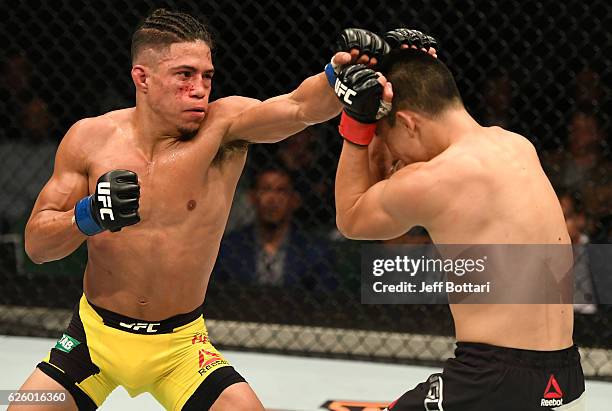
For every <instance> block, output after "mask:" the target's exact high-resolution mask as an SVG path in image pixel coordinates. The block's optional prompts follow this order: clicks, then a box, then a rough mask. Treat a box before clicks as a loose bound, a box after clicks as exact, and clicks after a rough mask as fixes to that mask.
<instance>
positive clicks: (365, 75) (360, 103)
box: [335, 64, 383, 123]
mask: <svg viewBox="0 0 612 411" xmlns="http://www.w3.org/2000/svg"><path fill="white" fill-rule="evenodd" d="M335 90H336V95H337V96H338V98H339V99H340V101H341V102H342V104H343V105H344V111H345V112H346V114H347V115H349V116H350V117H352V118H354V119H355V120H357V121H359V122H360V123H375V122H376V120H377V118H376V115H377V114H378V110H379V108H380V100H381V98H382V93H383V86H382V85H381V84H380V83H379V82H378V75H377V74H376V73H375V72H374V70H372V69H369V68H367V67H366V66H364V65H363V64H355V65H352V66H348V67H345V68H344V69H342V71H340V74H339V75H338V80H337V81H336V88H335Z"/></svg>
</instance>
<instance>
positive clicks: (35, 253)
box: [24, 228, 47, 264]
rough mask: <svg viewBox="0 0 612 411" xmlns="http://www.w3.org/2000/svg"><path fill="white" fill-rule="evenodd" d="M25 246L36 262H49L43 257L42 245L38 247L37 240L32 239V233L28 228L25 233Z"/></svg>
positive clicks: (27, 253)
mask: <svg viewBox="0 0 612 411" xmlns="http://www.w3.org/2000/svg"><path fill="white" fill-rule="evenodd" d="M24 248H25V252H26V255H27V256H28V258H29V259H30V260H31V261H32V262H33V263H34V264H42V263H45V262H47V261H46V260H45V258H44V257H43V255H42V253H41V250H40V247H36V242H35V241H33V240H32V237H31V234H30V233H29V232H28V230H27V228H26V232H25V235H24Z"/></svg>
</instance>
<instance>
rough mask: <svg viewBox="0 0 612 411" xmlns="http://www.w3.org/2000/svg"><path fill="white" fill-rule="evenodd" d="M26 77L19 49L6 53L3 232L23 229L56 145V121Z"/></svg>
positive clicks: (2, 79)
mask: <svg viewBox="0 0 612 411" xmlns="http://www.w3.org/2000/svg"><path fill="white" fill-rule="evenodd" d="M31 77H32V67H31V65H30V63H29V61H28V59H27V57H26V56H25V54H23V53H22V52H17V51H14V52H12V53H9V57H8V58H7V60H6V62H5V63H4V65H3V67H2V71H1V75H0V96H1V103H0V104H1V105H2V107H1V112H0V113H1V114H0V115H1V116H3V117H2V124H1V125H0V127H2V136H1V137H0V162H1V163H2V166H3V173H2V174H1V175H0V185H1V186H2V187H3V193H2V196H0V220H1V221H4V222H5V223H4V224H2V225H3V231H5V232H23V227H24V226H25V220H27V217H28V215H29V212H30V210H31V209H32V205H33V204H34V201H35V200H36V197H37V196H38V193H39V192H40V190H41V188H42V186H43V185H44V184H45V182H46V181H47V180H48V179H49V177H50V176H51V172H52V170H53V160H54V157H55V151H56V149H57V142H56V141H55V140H54V138H53V137H54V133H56V131H57V121H56V119H55V118H54V116H53V115H52V114H51V112H50V110H49V108H48V105H47V103H46V102H45V101H44V100H43V99H42V98H41V97H39V96H37V95H36V94H35V93H34V92H33V91H32V87H31Z"/></svg>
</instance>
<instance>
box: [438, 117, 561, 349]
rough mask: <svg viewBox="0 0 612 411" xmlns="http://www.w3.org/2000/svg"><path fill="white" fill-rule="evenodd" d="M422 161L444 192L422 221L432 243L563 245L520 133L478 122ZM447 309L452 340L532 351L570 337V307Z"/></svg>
mask: <svg viewBox="0 0 612 411" xmlns="http://www.w3.org/2000/svg"><path fill="white" fill-rule="evenodd" d="M430 166H431V167H432V168H434V169H435V173H436V174H437V175H440V176H442V177H441V188H440V190H444V191H445V193H446V194H445V196H446V200H445V203H446V206H445V207H443V208H441V210H442V211H441V212H440V213H439V214H438V215H437V216H436V217H435V218H433V219H432V220H431V222H430V224H428V226H427V229H428V231H429V233H430V235H431V237H432V239H433V240H434V242H435V243H438V244H566V245H567V244H569V243H570V240H569V236H568V233H567V229H566V228H565V221H564V218H563V213H562V211H561V207H560V205H559V202H558V200H557V197H556V195H555V192H554V190H553V188H552V186H551V184H550V182H549V180H548V178H547V177H546V175H545V174H544V172H543V171H542V168H541V166H540V162H539V160H538V156H537V153H536V151H535V149H534V147H533V145H532V144H531V143H530V142H529V141H528V140H526V139H525V138H524V137H522V136H519V135H517V134H514V133H510V132H508V131H506V130H503V129H501V128H499V127H492V128H482V129H481V133H479V134H478V135H474V136H469V137H467V138H464V139H461V140H459V141H458V142H457V143H456V144H453V145H451V146H450V147H449V148H448V149H447V150H446V151H445V152H443V153H442V154H441V155H440V156H439V157H437V158H434V159H433V160H431V165H430ZM511 274H512V273H504V275H511ZM517 274H518V273H517ZM534 286H535V285H534ZM543 302H544V301H543ZM451 310H452V312H453V317H454V320H455V328H456V334H457V339H458V340H459V341H470V342H482V343H488V344H493V345H498V346H507V347H514V348H525V349H534V350H556V349H562V348H567V347H568V346H569V345H571V343H572V327H573V313H572V307H571V305H565V304H550V305H547V304H537V305H536V304H479V305H470V304H452V305H451Z"/></svg>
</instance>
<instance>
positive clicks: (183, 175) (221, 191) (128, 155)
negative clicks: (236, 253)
mask: <svg viewBox="0 0 612 411" xmlns="http://www.w3.org/2000/svg"><path fill="white" fill-rule="evenodd" d="M181 144H183V143H181ZM216 151H217V147H206V146H205V145H202V144H200V145H197V144H191V143H186V144H183V145H175V146H169V147H167V148H165V149H163V150H161V151H160V152H159V153H157V154H155V155H153V156H152V157H151V158H150V159H147V158H146V157H145V156H144V155H143V154H142V152H141V151H139V150H138V149H136V148H134V147H130V146H129V145H125V146H123V147H118V146H116V145H110V146H109V147H106V148H105V149H104V150H103V151H102V152H100V153H97V155H96V156H95V158H93V159H92V161H91V163H90V166H89V191H90V192H91V193H93V192H94V191H95V185H96V182H97V180H98V178H99V177H100V176H101V175H103V174H104V173H106V172H108V171H111V170H115V169H125V170H130V171H133V172H134V173H136V174H137V175H138V181H139V184H140V200H139V214H140V217H141V222H140V223H139V224H138V228H144V227H147V226H158V225H163V226H165V227H168V226H173V225H181V224H185V223H187V222H189V221H191V220H192V219H195V218H197V219H200V220H201V223H206V221H204V220H206V219H205V218H204V219H203V217H205V216H209V218H210V219H211V221H212V220H214V219H216V218H218V217H219V216H220V215H221V214H223V213H224V210H225V208H226V207H227V201H226V198H227V197H228V195H227V193H231V194H233V189H234V187H235V183H236V181H235V180H237V178H234V175H233V174H232V173H231V172H230V173H223V172H221V170H220V169H218V168H217V167H214V166H212V160H213V158H214V156H215V154H216ZM229 197H230V199H231V195H230V196H229ZM230 201H231V200H230Z"/></svg>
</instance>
